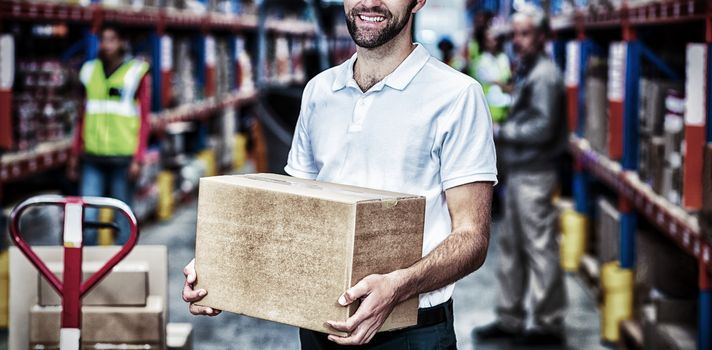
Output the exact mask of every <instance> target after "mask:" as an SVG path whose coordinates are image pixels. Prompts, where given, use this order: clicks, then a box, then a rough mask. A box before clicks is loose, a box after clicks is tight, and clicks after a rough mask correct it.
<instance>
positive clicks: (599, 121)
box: [585, 57, 608, 154]
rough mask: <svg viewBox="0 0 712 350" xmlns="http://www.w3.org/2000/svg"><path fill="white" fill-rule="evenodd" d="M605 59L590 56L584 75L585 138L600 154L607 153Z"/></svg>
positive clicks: (606, 69) (606, 68) (606, 70)
mask: <svg viewBox="0 0 712 350" xmlns="http://www.w3.org/2000/svg"><path fill="white" fill-rule="evenodd" d="M607 72H608V67H607V66H606V63H605V60H602V59H597V58H595V57H592V58H591V59H590V60H589V65H588V70H587V77H586V94H585V98H586V118H585V120H586V129H585V135H586V139H587V140H588V141H589V143H591V147H593V149H594V150H596V151H597V152H599V153H601V154H608V111H607V106H608V102H607V97H606V86H607V82H606V78H607Z"/></svg>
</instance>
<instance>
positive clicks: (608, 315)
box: [601, 261, 634, 343]
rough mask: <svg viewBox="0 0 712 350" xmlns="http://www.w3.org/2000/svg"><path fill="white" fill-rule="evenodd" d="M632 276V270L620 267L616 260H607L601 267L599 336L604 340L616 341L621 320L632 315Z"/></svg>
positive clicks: (618, 336)
mask: <svg viewBox="0 0 712 350" xmlns="http://www.w3.org/2000/svg"><path fill="white" fill-rule="evenodd" d="M633 277H634V276H633V270H631V269H623V268H621V267H620V265H619V264H618V262H617V261H613V262H609V263H607V264H605V265H603V268H602V269H601V290H602V291H603V307H602V308H601V310H602V311H603V312H602V313H601V332H602V334H601V337H602V338H603V340H604V341H606V342H611V343H615V342H617V341H618V339H619V338H620V323H621V321H625V320H629V319H631V318H632V317H633V285H634V282H633V281H634V278H633Z"/></svg>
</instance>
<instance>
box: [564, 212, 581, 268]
mask: <svg viewBox="0 0 712 350" xmlns="http://www.w3.org/2000/svg"><path fill="white" fill-rule="evenodd" d="M559 220H560V222H559V224H560V226H561V247H560V249H559V254H560V258H561V268H562V269H563V270H564V271H567V272H576V271H578V269H579V265H580V263H581V257H582V256H583V254H584V253H585V251H586V227H587V218H586V216H585V215H583V214H580V213H577V212H576V211H575V210H574V209H573V208H566V209H563V210H562V211H561V216H560V217H559Z"/></svg>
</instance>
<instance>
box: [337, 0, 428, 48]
mask: <svg viewBox="0 0 712 350" xmlns="http://www.w3.org/2000/svg"><path fill="white" fill-rule="evenodd" d="M416 4H417V1H416V0H413V1H412V2H411V3H410V5H409V6H408V11H406V13H405V15H403V17H402V18H393V14H392V13H391V12H390V11H389V10H388V9H387V8H384V7H373V8H367V7H365V6H361V7H356V8H353V9H352V10H351V12H350V13H349V14H348V15H347V16H346V27H347V28H348V30H349V34H350V35H351V38H352V39H353V41H354V42H355V43H356V45H358V46H360V47H363V48H367V49H374V48H377V47H380V46H382V45H383V44H385V43H387V42H389V41H391V40H392V39H393V38H395V37H396V36H397V35H398V34H400V32H401V31H403V28H405V26H406V25H407V24H408V21H409V20H410V12H411V11H412V10H413V8H414V7H415V5H416ZM358 12H369V13H377V14H379V15H380V16H382V17H383V18H384V21H386V22H387V24H386V27H385V28H383V29H381V30H367V29H362V28H359V27H358V26H357V25H356V17H357V16H358V15H357V13H358Z"/></svg>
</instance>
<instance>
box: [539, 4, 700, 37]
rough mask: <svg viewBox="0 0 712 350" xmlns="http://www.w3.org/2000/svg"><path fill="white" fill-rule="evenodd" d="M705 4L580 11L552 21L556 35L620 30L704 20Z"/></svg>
mask: <svg viewBox="0 0 712 350" xmlns="http://www.w3.org/2000/svg"><path fill="white" fill-rule="evenodd" d="M710 10H712V9H710V8H709V7H708V5H707V3H706V2H704V1H699V0H672V1H663V2H654V3H649V4H644V5H638V6H631V7H628V6H625V5H624V6H623V7H621V8H620V9H617V10H611V11H606V12H599V13H597V12H591V11H577V12H575V13H574V14H571V15H561V16H558V17H554V18H552V19H551V27H552V29H553V30H554V31H555V32H562V31H571V30H576V31H581V30H584V29H597V28H617V27H621V26H626V25H633V26H649V25H661V24H670V23H686V22H694V21H704V20H709V18H710V12H709V11H710Z"/></svg>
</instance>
